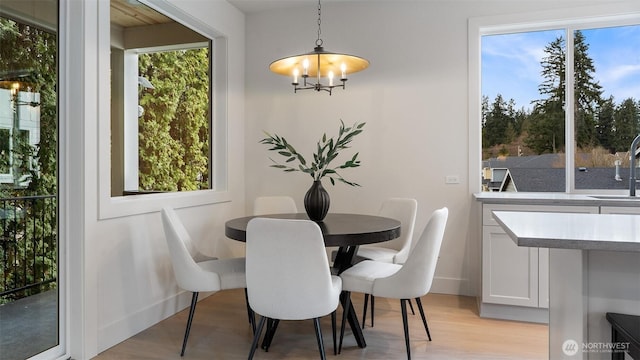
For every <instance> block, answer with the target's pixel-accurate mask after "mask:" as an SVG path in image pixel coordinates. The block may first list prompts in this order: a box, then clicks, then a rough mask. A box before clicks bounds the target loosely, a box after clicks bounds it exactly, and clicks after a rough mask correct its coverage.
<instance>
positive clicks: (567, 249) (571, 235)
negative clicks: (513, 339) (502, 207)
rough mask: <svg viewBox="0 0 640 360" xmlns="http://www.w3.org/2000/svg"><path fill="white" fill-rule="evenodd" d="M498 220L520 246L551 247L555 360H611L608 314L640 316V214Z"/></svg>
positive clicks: (523, 214) (523, 215) (520, 214)
mask: <svg viewBox="0 0 640 360" xmlns="http://www.w3.org/2000/svg"><path fill="white" fill-rule="evenodd" d="M493 217H494V219H495V220H496V221H497V223H498V224H499V225H500V226H501V227H502V228H503V229H504V230H505V231H506V233H507V234H508V235H509V236H510V237H511V239H512V240H513V241H514V242H515V243H516V244H517V245H518V246H523V247H537V248H549V359H551V360H556V359H610V358H611V352H612V351H613V350H612V349H611V347H610V342H611V327H610V325H609V323H608V322H607V320H606V315H605V314H606V313H607V312H615V313H623V314H632V315H640V216H638V215H629V214H624V215H623V214H584V213H583V214H577V213H545V212H527V211H517V212H511V211H494V212H493ZM617 351H619V350H617Z"/></svg>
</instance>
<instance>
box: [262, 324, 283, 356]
mask: <svg viewBox="0 0 640 360" xmlns="http://www.w3.org/2000/svg"><path fill="white" fill-rule="evenodd" d="M279 323H280V320H279V319H268V320H267V331H266V332H265V334H264V339H262V349H263V350H264V351H269V347H270V346H271V341H272V340H273V336H274V335H275V334H276V329H277V328H278V324H279Z"/></svg>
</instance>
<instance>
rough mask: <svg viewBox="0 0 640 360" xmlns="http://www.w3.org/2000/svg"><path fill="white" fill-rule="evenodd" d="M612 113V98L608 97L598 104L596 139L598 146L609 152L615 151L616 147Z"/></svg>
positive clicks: (613, 106)
mask: <svg viewBox="0 0 640 360" xmlns="http://www.w3.org/2000/svg"><path fill="white" fill-rule="evenodd" d="M614 112H615V103H614V100H613V96H610V97H609V98H608V99H606V100H603V101H602V103H601V104H600V107H599V108H598V111H597V114H598V117H597V121H596V139H597V141H598V143H599V144H600V146H602V147H603V148H605V149H608V150H609V151H611V152H615V151H616V147H615V145H614V140H615V139H614V136H615V132H614V130H615V128H614Z"/></svg>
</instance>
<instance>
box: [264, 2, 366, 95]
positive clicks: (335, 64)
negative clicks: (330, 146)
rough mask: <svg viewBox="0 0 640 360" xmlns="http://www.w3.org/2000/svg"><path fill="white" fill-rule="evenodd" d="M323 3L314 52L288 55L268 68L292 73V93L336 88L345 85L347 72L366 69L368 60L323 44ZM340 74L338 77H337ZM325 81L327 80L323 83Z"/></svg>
mask: <svg viewBox="0 0 640 360" xmlns="http://www.w3.org/2000/svg"><path fill="white" fill-rule="evenodd" d="M321 10H322V8H321V5H320V0H318V39H317V40H316V46H315V48H313V51H312V52H308V53H306V54H300V55H294V56H289V57H286V58H283V59H280V60H276V61H274V62H272V63H271V65H269V69H270V70H271V71H272V72H274V73H276V74H280V75H285V76H292V77H293V82H292V83H291V85H293V92H295V93H297V92H298V90H309V89H313V90H315V91H320V90H323V91H327V92H328V93H329V95H331V91H332V90H333V89H334V88H336V87H341V88H343V89H344V88H345V84H346V82H347V75H348V74H352V73H355V72H358V71H360V70H364V69H366V68H367V67H368V66H369V61H368V60H366V59H363V58H361V57H358V56H354V55H348V54H340V53H334V52H331V51H327V50H325V49H324V48H323V47H322V39H321V38H320V35H321V34H322V31H321V28H320V25H321V24H322V17H321ZM338 76H339V78H338ZM323 80H324V82H325V83H322V81H323Z"/></svg>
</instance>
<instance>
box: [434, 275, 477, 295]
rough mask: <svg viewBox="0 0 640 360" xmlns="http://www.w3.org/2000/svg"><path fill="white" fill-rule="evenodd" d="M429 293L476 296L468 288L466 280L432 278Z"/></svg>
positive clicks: (468, 283)
mask: <svg viewBox="0 0 640 360" xmlns="http://www.w3.org/2000/svg"><path fill="white" fill-rule="evenodd" d="M430 292H432V293H437V294H449V295H462V296H476V294H475V293H474V291H473V289H471V287H470V282H469V280H468V279H457V278H445V277H434V278H433V284H432V285H431V291H430Z"/></svg>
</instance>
